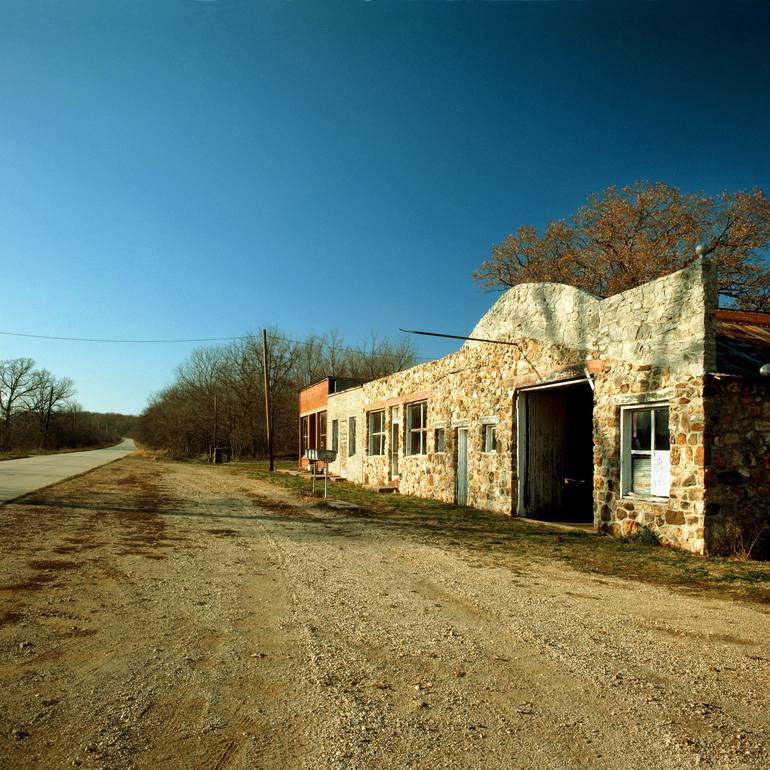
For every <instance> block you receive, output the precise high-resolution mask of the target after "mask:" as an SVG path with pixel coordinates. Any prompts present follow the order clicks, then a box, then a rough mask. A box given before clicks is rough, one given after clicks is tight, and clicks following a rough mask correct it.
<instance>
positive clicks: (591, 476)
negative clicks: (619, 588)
mask: <svg viewBox="0 0 770 770" xmlns="http://www.w3.org/2000/svg"><path fill="white" fill-rule="evenodd" d="M717 300H718V297H717V283H716V272H715V267H714V265H713V263H712V262H710V261H709V260H697V261H695V262H694V263H693V264H692V265H690V266H689V267H687V268H685V269H684V270H681V271H679V272H677V273H674V274H672V275H669V276H665V277H663V278H660V279H657V280H655V281H651V282H649V283H647V284H644V285H642V286H639V287H636V288H634V289H630V290H628V291H626V292H623V293H621V294H618V295H615V296H612V297H608V298H606V299H599V298H596V297H593V296H591V295H589V294H587V293H585V292H583V291H581V290H579V289H576V288H574V287H570V286H565V285H561V284H547V283H541V284H523V285H520V286H516V287H514V288H512V289H510V290H508V291H507V292H506V293H505V294H503V295H502V296H501V297H500V299H499V300H498V301H497V302H496V303H495V305H494V306H493V307H492V308H491V309H490V310H489V311H488V312H487V313H486V314H485V315H484V316H483V318H482V319H481V320H480V321H479V323H478V324H477V326H476V328H475V329H474V330H473V332H472V333H471V335H470V337H472V338H476V339H477V340H486V341H473V340H469V341H467V342H465V344H464V345H463V346H462V348H461V349H460V350H459V351H458V352H456V353H453V354H451V355H449V356H446V357H444V358H442V359H439V360H437V361H432V362H429V363H426V364H422V365H420V366H416V367H413V368H411V369H408V370H406V371H403V372H398V373H396V374H393V375H390V376H388V377H384V378H381V379H378V380H374V381H372V382H368V383H365V384H364V385H363V386H362V387H361V388H360V397H361V406H360V413H359V415H360V422H361V425H360V426H359V427H362V428H363V436H362V437H361V441H360V443H361V444H362V449H363V452H362V455H361V460H360V466H359V464H358V463H356V464H355V465H353V466H351V468H350V471H349V474H350V475H349V476H348V478H351V480H354V481H359V482H360V483H363V484H366V485H370V486H378V487H382V486H388V485H392V486H397V487H398V489H399V491H400V492H402V493H405V494H413V495H419V496H424V497H431V498H435V499H438V500H443V501H446V502H447V503H457V504H460V505H469V506H473V507H477V508H482V509H488V510H492V511H498V512H500V513H506V514H513V515H518V516H524V517H528V518H535V519H542V520H554V521H573V522H584V523H587V524H591V525H592V526H593V528H594V529H595V530H597V531H607V532H609V533H611V534H613V535H628V534H630V533H633V532H634V531H636V530H638V529H639V528H640V527H648V528H650V529H652V530H653V531H655V532H656V533H657V534H658V535H659V537H660V538H661V540H663V541H664V542H668V543H670V544H673V545H676V546H677V547H680V548H682V549H685V550H688V551H692V552H694V553H706V552H714V551H717V550H719V549H720V544H721V543H722V541H723V539H724V537H725V536H726V535H727V533H728V532H729V531H731V530H732V531H734V530H735V528H736V527H738V528H740V529H742V530H745V531H756V530H758V529H759V528H761V527H762V526H763V524H764V523H766V522H767V519H768V499H770V458H768V448H769V445H770V406H768V402H767V384H768V380H767V378H763V377H762V376H761V375H760V374H759V367H760V365H761V363H768V362H770V343H769V342H768V340H769V339H770V317H769V316H765V315H763V314H735V313H732V314H731V312H730V311H718V309H717ZM747 316H751V317H750V318H749V317H747ZM752 324H753V326H752ZM763 359H766V360H763ZM357 397H358V396H357ZM359 467H360V470H359ZM359 474H360V475H359Z"/></svg>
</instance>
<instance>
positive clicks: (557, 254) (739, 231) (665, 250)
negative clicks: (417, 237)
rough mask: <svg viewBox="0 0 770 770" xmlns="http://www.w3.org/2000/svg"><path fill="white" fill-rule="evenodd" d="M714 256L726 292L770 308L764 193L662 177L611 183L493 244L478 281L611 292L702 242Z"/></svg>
mask: <svg viewBox="0 0 770 770" xmlns="http://www.w3.org/2000/svg"><path fill="white" fill-rule="evenodd" d="M698 245H701V246H702V247H703V252H704V253H711V254H712V255H713V257H714V258H715V259H716V261H717V265H718V273H719V293H720V295H721V297H722V299H723V301H726V302H728V303H732V304H735V305H737V306H738V307H739V308H741V309H744V310H759V311H770V269H768V264H767V259H766V258H767V255H768V247H770V203H769V202H768V200H767V198H766V197H765V194H764V193H763V192H762V190H760V189H758V188H755V189H754V190H752V191H751V192H750V193H746V192H736V193H732V194H731V193H727V192H725V193H723V194H722V195H721V196H718V197H710V196H706V195H692V194H682V193H681V192H680V191H679V190H678V189H677V188H675V187H669V186H668V185H666V184H663V183H662V182H659V183H657V184H649V183H646V182H639V183H636V184H634V185H630V186H628V187H623V188H621V189H618V188H616V187H614V186H611V187H608V188H607V189H606V190H605V191H604V192H603V193H601V194H594V195H591V196H590V197H589V198H588V201H587V202H586V204H585V205H583V206H582V207H581V208H579V209H578V211H577V212H576V213H575V214H574V215H573V216H572V218H571V219H569V220H567V219H560V220H557V221H554V222H550V223H549V224H548V225H546V227H545V230H544V231H542V232H538V230H537V229H536V228H535V227H533V226H532V225H524V226H522V227H520V228H519V230H518V231H517V233H516V234H515V235H509V236H508V237H507V238H505V240H503V241H502V242H501V243H498V244H495V245H493V246H492V252H491V256H490V257H489V259H487V260H486V261H484V262H482V264H481V265H480V266H479V268H478V270H477V271H476V272H475V273H474V278H475V279H476V280H477V281H478V282H479V283H480V284H481V285H483V286H485V287H488V288H501V287H510V286H516V285H517V284H520V283H530V282H541V281H548V282H555V283H566V284H570V285H572V286H577V287H578V288H580V289H584V290H585V291H587V292H590V293H591V294H593V295H595V296H598V297H607V296H610V295H612V294H617V293H618V292H621V291H625V290H626V289H630V288H633V287H634V286H638V285H640V284H642V283H645V282H647V281H651V280H653V279H655V278H659V277H660V276H663V275H667V274H668V273H672V272H674V271H676V270H679V269H681V268H683V267H685V266H686V265H687V264H688V263H689V262H691V261H692V259H693V258H694V255H695V249H696V246H698Z"/></svg>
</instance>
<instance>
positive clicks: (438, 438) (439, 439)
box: [433, 428, 444, 454]
mask: <svg viewBox="0 0 770 770" xmlns="http://www.w3.org/2000/svg"><path fill="white" fill-rule="evenodd" d="M433 451H434V452H435V453H436V454H444V429H443V428H436V429H435V430H434V431H433Z"/></svg>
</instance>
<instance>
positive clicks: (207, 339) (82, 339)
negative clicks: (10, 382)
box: [0, 331, 253, 345]
mask: <svg viewBox="0 0 770 770" xmlns="http://www.w3.org/2000/svg"><path fill="white" fill-rule="evenodd" d="M0 334H2V335H5V336H6V337H27V338H31V339H35V340H59V341H63V342H117V343H129V344H139V345H144V344H149V343H155V342H228V341H232V340H245V339H248V338H249V337H251V336H253V335H250V334H243V335H241V336H240V337H195V338H191V339H168V340H163V339H146V340H127V339H108V338H101V337H56V336H54V335H51V334H24V333H22V332H2V331H0Z"/></svg>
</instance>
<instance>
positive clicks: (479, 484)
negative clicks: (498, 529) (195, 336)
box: [363, 345, 518, 513]
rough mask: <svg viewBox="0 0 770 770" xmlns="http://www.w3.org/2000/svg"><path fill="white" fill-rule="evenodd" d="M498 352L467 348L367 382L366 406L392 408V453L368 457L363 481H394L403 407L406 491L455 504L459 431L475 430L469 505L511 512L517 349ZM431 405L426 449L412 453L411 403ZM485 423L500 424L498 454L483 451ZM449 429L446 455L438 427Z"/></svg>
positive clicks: (388, 429) (470, 447) (470, 439)
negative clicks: (397, 417)
mask: <svg viewBox="0 0 770 770" xmlns="http://www.w3.org/2000/svg"><path fill="white" fill-rule="evenodd" d="M486 348H494V350H481V349H479V350H472V349H471V350H466V349H463V350H461V351H459V352H457V353H454V354H452V355H449V356H446V357H445V358H442V359H439V360H438V361H432V362H430V363H427V364H422V365H420V366H415V367H413V368H412V369H407V370H406V371H404V372H399V373H397V374H393V375H390V376H389V377H384V378H382V379H380V380H375V381H373V382H369V383H367V384H366V385H364V387H363V390H364V409H365V410H366V411H367V412H368V411H373V410H376V409H383V408H384V409H385V428H386V435H387V438H386V452H385V455H382V456H377V457H369V456H367V455H365V456H364V466H363V482H364V484H369V485H374V486H382V485H387V484H390V483H392V478H391V475H390V454H389V453H390V436H391V407H392V406H394V405H399V408H400V414H401V432H400V436H401V441H400V447H399V455H400V458H399V466H400V467H399V471H400V480H399V491H400V492H402V493H404V494H410V495H417V496H420V497H432V498H435V499H437V500H443V501H445V502H450V503H451V502H454V501H455V499H456V497H455V478H456V477H455V468H456V463H457V429H458V428H459V427H467V428H468V505H471V506H475V507H478V508H483V509H487V510H493V511H499V512H501V513H511V505H512V503H511V501H512V492H511V483H512V482H511V473H512V466H511V450H512V440H511V437H512V435H513V434H512V422H511V420H512V409H511V396H510V390H511V373H512V372H513V371H515V366H516V362H517V359H518V352H517V351H515V350H514V349H513V348H509V347H505V346H497V345H495V346H491V345H487V346H486ZM422 400H427V404H428V418H427V425H428V431H427V452H426V454H424V455H409V454H406V453H405V451H404V450H405V446H406V438H405V434H406V432H407V421H406V405H407V404H409V403H413V402H416V401H422ZM482 418H492V420H494V421H496V422H497V425H498V443H497V451H496V452H484V451H483V448H484V447H483V443H482ZM437 427H438V428H443V429H444V432H445V433H444V435H445V446H444V452H443V453H438V452H436V451H435V450H436V447H435V429H436V428H437Z"/></svg>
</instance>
